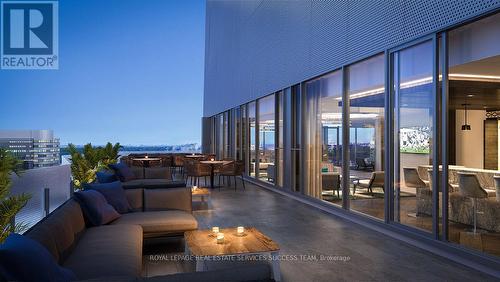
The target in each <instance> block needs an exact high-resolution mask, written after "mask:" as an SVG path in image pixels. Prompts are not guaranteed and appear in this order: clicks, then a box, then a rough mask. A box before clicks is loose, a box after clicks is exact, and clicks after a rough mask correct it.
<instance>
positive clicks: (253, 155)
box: [248, 102, 257, 177]
mask: <svg viewBox="0 0 500 282" xmlns="http://www.w3.org/2000/svg"><path fill="white" fill-rule="evenodd" d="M255 110H256V109H255V102H250V103H248V128H249V141H250V142H249V147H250V149H249V152H250V158H249V160H248V161H249V169H248V172H249V175H250V176H252V177H255V176H256V162H255V160H256V159H257V151H256V150H257V148H256V147H255V145H256V144H257V143H256V141H257V140H256V134H255V133H256V132H255V130H256V122H257V121H256V116H255Z"/></svg>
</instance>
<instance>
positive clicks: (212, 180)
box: [210, 166, 215, 189]
mask: <svg viewBox="0 0 500 282" xmlns="http://www.w3.org/2000/svg"><path fill="white" fill-rule="evenodd" d="M214 174H215V173H214V166H212V170H211V171H210V188H212V189H214V188H215V186H214V178H215V175H214Z"/></svg>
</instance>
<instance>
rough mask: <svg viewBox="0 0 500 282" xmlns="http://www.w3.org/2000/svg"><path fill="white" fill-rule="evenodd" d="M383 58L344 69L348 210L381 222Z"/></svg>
mask: <svg viewBox="0 0 500 282" xmlns="http://www.w3.org/2000/svg"><path fill="white" fill-rule="evenodd" d="M384 70H385V56H384V54H380V55H378V56H375V57H372V58H369V59H366V60H364V61H361V62H359V63H356V64H353V65H350V66H349V67H348V68H347V75H348V81H349V83H348V94H349V102H350V110H349V112H350V113H349V126H350V131H349V135H350V136H349V139H350V144H349V156H350V162H349V168H350V170H349V172H350V175H349V182H350V187H351V197H350V199H351V202H350V208H351V209H352V210H356V211H359V212H362V213H364V214H368V215H371V216H373V217H377V218H380V219H383V218H384V191H385V185H384V157H383V156H384V121H385V118H384V107H385V105H384V103H385V98H384V95H385V72H384Z"/></svg>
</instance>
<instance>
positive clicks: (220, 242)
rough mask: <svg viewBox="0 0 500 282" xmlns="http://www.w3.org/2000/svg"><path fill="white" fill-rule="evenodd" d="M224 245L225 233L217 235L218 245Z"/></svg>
mask: <svg viewBox="0 0 500 282" xmlns="http://www.w3.org/2000/svg"><path fill="white" fill-rule="evenodd" d="M222 243H224V233H217V244H222Z"/></svg>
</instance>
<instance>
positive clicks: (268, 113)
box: [258, 94, 276, 183]
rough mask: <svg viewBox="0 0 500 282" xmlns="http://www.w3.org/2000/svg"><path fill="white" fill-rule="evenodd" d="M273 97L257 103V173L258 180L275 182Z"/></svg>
mask: <svg viewBox="0 0 500 282" xmlns="http://www.w3.org/2000/svg"><path fill="white" fill-rule="evenodd" d="M274 99H275V96H274V94H273V95H269V96H267V97H264V98H261V99H259V100H258V102H259V107H258V109H259V152H258V153H259V165H258V167H259V171H258V177H259V179H260V180H264V181H267V182H271V183H274V182H276V166H275V138H276V137H275V134H274V133H275V119H276V117H275V101H274Z"/></svg>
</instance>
